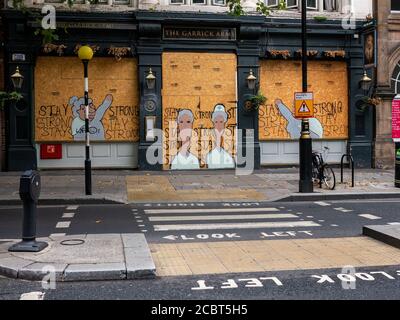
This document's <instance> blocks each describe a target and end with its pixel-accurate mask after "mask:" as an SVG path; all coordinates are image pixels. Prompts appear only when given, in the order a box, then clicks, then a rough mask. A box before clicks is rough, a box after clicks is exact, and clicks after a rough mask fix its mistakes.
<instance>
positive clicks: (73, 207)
mask: <svg viewBox="0 0 400 320" xmlns="http://www.w3.org/2000/svg"><path fill="white" fill-rule="evenodd" d="M78 207H79V206H68V207H67V210H76V209H78Z"/></svg>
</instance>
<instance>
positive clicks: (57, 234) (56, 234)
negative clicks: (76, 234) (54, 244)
mask: <svg viewBox="0 0 400 320" xmlns="http://www.w3.org/2000/svg"><path fill="white" fill-rule="evenodd" d="M65 235H66V234H65V233H52V234H51V235H50V238H52V237H65Z"/></svg>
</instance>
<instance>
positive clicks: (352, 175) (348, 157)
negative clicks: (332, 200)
mask: <svg viewBox="0 0 400 320" xmlns="http://www.w3.org/2000/svg"><path fill="white" fill-rule="evenodd" d="M345 157H347V161H348V162H349V165H350V166H351V187H352V188H354V159H353V156H352V155H351V154H349V153H347V154H344V155H343V156H342V160H340V183H343V166H344V162H343V160H344V158H345Z"/></svg>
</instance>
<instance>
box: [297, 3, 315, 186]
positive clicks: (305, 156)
mask: <svg viewBox="0 0 400 320" xmlns="http://www.w3.org/2000/svg"><path fill="white" fill-rule="evenodd" d="M301 28H302V78H303V92H307V91H308V79H307V62H308V61H307V58H308V56H307V1H306V0H302V1H301ZM299 144H300V181H299V192H300V193H312V192H313V191H314V190H313V182H312V140H311V136H310V122H309V120H308V119H302V121H301V136H300V140H299Z"/></svg>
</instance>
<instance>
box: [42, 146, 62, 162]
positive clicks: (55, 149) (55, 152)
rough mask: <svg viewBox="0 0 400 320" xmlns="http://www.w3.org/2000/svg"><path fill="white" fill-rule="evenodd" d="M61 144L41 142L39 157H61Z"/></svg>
mask: <svg viewBox="0 0 400 320" xmlns="http://www.w3.org/2000/svg"><path fill="white" fill-rule="evenodd" d="M61 158H62V145H61V144H60V143H58V144H41V145H40V159H61Z"/></svg>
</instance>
